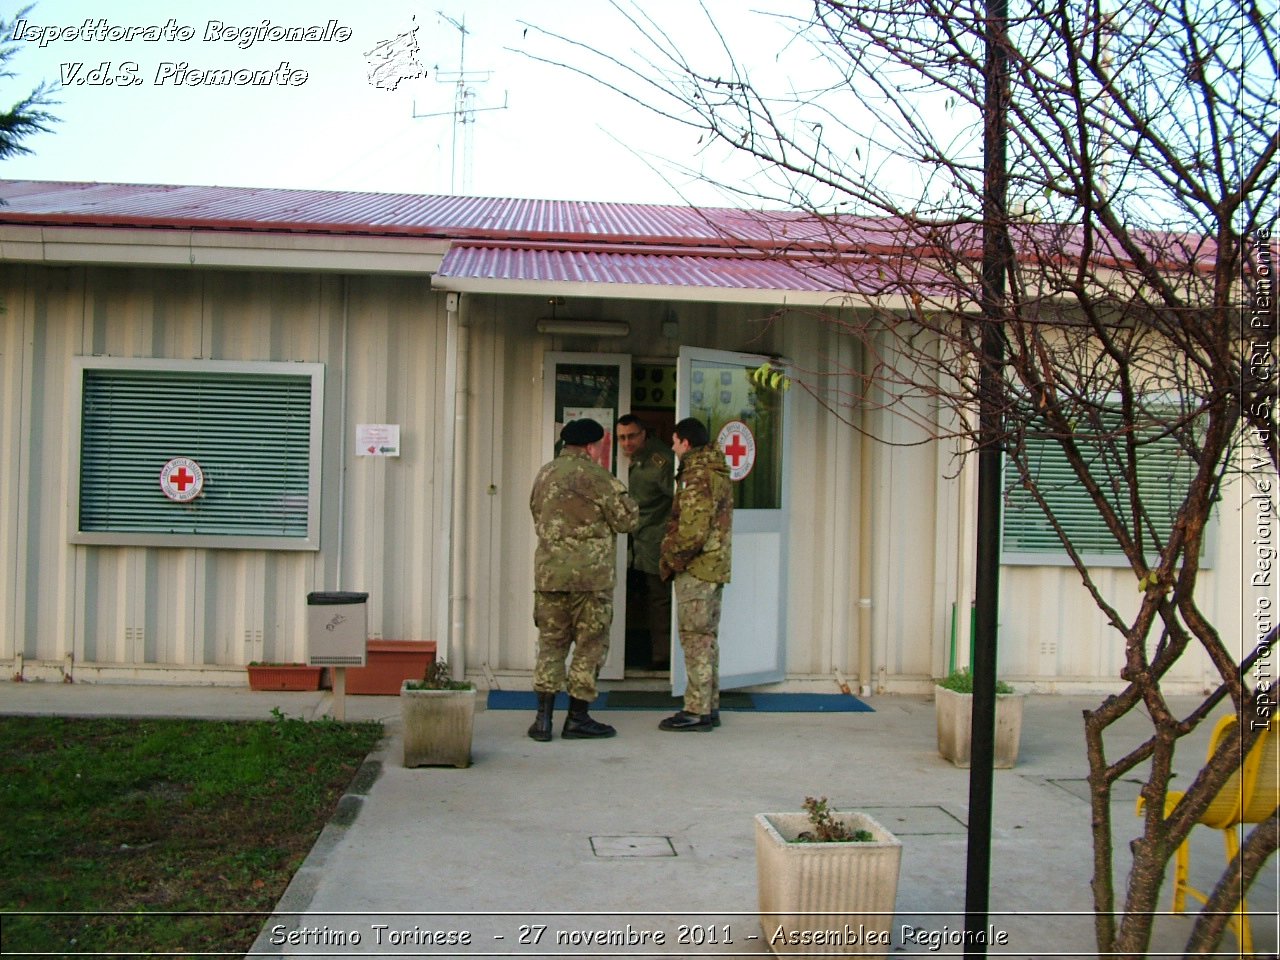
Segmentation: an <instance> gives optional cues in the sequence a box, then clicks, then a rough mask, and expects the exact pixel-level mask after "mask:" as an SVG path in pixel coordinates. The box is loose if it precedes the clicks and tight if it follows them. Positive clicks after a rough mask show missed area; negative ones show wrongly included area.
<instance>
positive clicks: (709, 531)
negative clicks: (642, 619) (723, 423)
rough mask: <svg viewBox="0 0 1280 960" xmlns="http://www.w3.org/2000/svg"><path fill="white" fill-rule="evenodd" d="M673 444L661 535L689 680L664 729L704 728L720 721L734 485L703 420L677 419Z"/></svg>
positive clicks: (665, 571) (664, 566) (662, 562)
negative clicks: (671, 497) (674, 462)
mask: <svg viewBox="0 0 1280 960" xmlns="http://www.w3.org/2000/svg"><path fill="white" fill-rule="evenodd" d="M671 446H672V448H673V449H674V450H675V453H676V456H677V457H679V458H680V469H679V471H678V472H677V473H676V496H675V501H674V502H673V504H672V506H671V518H670V519H669V520H668V521H667V532H666V535H665V536H664V537H663V539H662V555H661V559H660V560H659V564H660V567H661V572H662V576H663V577H664V578H671V577H674V579H675V595H676V620H677V622H678V624H679V628H680V645H681V646H682V647H683V648H684V665H685V672H686V674H687V675H688V678H689V682H688V685H687V686H686V687H685V691H684V709H683V710H679V711H677V712H676V714H675V715H674V716H670V717H667V718H666V719H665V720H663V721H662V722H661V723H659V724H658V727H659V728H660V729H662V730H677V731H683V730H696V731H707V730H711V729H713V728H714V727H717V726H719V725H720V646H719V640H718V639H717V636H716V635H717V633H718V631H719V629H720V600H721V596H722V594H723V593H724V585H725V584H726V583H728V582H729V572H730V568H731V566H732V553H733V485H732V482H731V481H730V480H729V466H728V464H727V463H725V459H724V454H723V453H721V452H720V451H719V450H717V449H716V448H715V446H713V445H712V444H711V437H710V435H709V434H708V433H707V428H706V426H705V425H704V424H703V423H702V421H700V420H698V419H696V418H694V417H687V418H686V419H684V420H681V421H680V422H679V423H677V424H676V426H675V433H674V434H673V435H672V437H671Z"/></svg>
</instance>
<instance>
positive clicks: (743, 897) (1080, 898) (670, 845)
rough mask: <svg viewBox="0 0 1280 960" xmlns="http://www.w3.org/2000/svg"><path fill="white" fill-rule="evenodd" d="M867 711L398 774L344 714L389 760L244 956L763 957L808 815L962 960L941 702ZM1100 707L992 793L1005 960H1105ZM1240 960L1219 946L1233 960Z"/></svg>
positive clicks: (493, 724)
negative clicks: (791, 834) (1091, 799)
mask: <svg viewBox="0 0 1280 960" xmlns="http://www.w3.org/2000/svg"><path fill="white" fill-rule="evenodd" d="M330 698H331V694H330V693H329V692H327V691H319V692H316V693H271V694H264V693H251V692H249V691H247V690H234V689H232V690H228V689H225V688H173V687H163V686H148V687H139V686H127V687H124V686H107V685H85V684H73V685H52V684H50V685H41V684H12V683H0V713H62V714H69V715H70V714H78V715H95V714H100V715H106V714H112V715H146V716H164V715H172V716H199V717H211V718H218V717H236V718H242V719H247V718H263V719H265V718H268V717H270V716H271V714H272V710H273V709H280V710H281V711H282V712H284V713H286V714H287V715H290V716H303V717H319V716H323V715H325V714H326V711H327V710H329V709H330V708H331V706H332V703H331V699H330ZM869 702H870V703H871V705H872V706H873V707H874V708H875V712H874V713H844V714H821V715H818V714H800V713H789V714H727V715H725V717H724V726H723V727H721V728H720V729H719V730H717V731H715V732H714V733H710V734H679V733H664V732H661V731H659V730H658V729H657V720H658V719H659V717H657V716H655V714H654V713H652V712H648V711H611V712H610V713H609V715H608V720H609V722H610V723H612V724H613V725H615V726H616V727H617V728H618V736H617V737H616V738H613V739H609V740H602V741H564V740H561V739H560V738H559V735H558V722H559V720H560V718H559V717H557V736H556V739H554V740H553V741H552V742H550V743H545V744H544V743H535V742H534V741H532V740H529V739H528V738H527V737H526V736H525V728H526V727H527V726H528V722H529V717H528V716H526V715H525V714H522V713H520V712H517V711H496V710H490V711H481V712H479V713H477V715H476V727H475V743H474V751H473V754H474V762H473V765H472V766H471V767H470V768H469V769H465V770H458V769H454V768H417V769H406V768H404V767H403V766H401V763H400V755H401V745H400V742H399V730H398V726H399V721H398V715H399V707H398V700H397V698H393V697H348V698H346V708H347V718H348V719H377V720H381V721H383V722H384V723H386V725H387V736H386V737H385V738H384V739H383V741H382V742H381V743H380V745H379V746H378V748H377V749H376V750H375V752H374V753H373V754H372V755H371V757H370V759H369V762H368V763H367V764H366V766H365V768H364V770H363V771H362V773H361V775H360V776H358V777H357V782H356V784H354V785H353V789H352V792H351V793H350V794H349V795H348V797H347V798H345V799H344V801H343V804H342V805H341V806H340V808H339V815H338V816H337V817H335V819H334V821H333V822H332V823H331V824H330V825H329V826H328V827H326V829H325V831H324V832H323V833H322V834H321V837H320V839H319V841H318V842H317V844H316V846H315V848H314V849H313V851H312V853H311V855H310V856H309V857H308V859H307V861H306V863H305V864H304V865H303V867H302V869H301V870H300V871H299V872H298V874H297V875H296V877H295V878H294V881H293V883H292V884H291V885H290V887H289V890H288V891H287V892H286V894H285V896H284V898H283V899H282V901H281V903H280V904H279V907H278V912H277V915H276V916H275V917H273V918H271V919H270V921H268V922H267V923H265V924H264V927H263V932H262V934H261V936H260V937H259V939H258V941H257V943H256V944H255V946H254V948H253V951H252V954H251V955H252V956H292V957H328V956H364V955H369V956H382V957H389V956H414V957H419V956H449V957H465V956H520V957H532V956H550V955H555V956H582V957H586V956H606V955H607V956H615V955H646V956H651V957H653V956H661V957H698V956H703V955H707V956H712V955H736V956H753V955H762V954H768V953H769V952H770V949H769V946H768V943H767V942H766V939H765V938H764V937H763V935H762V931H761V928H760V924H759V921H758V919H757V917H756V914H755V912H754V909H755V903H756V900H755V886H756V878H755V869H756V868H755V852H754V839H753V834H752V818H753V817H754V815H755V814H756V813H760V812H775V811H786V810H795V809H799V807H800V803H801V801H803V799H804V797H805V796H806V795H813V796H826V797H828V798H829V800H830V803H831V805H832V806H833V807H835V808H837V809H850V808H856V809H866V810H867V811H868V812H871V813H872V815H873V816H874V817H875V818H876V819H877V820H879V821H880V822H881V823H883V824H885V825H886V826H888V827H889V828H890V829H891V830H895V831H896V832H897V833H898V834H899V836H900V838H901V839H902V841H903V859H902V870H901V877H900V881H899V888H898V897H897V913H896V916H895V920H894V928H893V929H894V946H893V948H892V950H891V955H892V956H894V957H899V956H902V957H905V956H922V957H924V956H929V957H933V956H957V955H960V954H961V953H962V952H963V950H962V948H961V947H959V946H957V945H956V944H955V943H954V942H953V941H954V938H955V936H957V932H958V931H962V930H963V926H964V922H963V916H962V915H961V913H960V911H962V910H963V905H964V878H965V863H966V846H967V838H966V833H965V827H964V824H965V823H966V821H967V818H968V788H969V780H968V772H967V771H965V770H959V769H957V768H954V767H952V766H951V765H950V764H948V763H947V762H946V761H944V760H942V759H941V758H940V757H939V756H938V755H937V751H936V745H935V742H934V717H933V706H932V703H931V701H930V700H928V699H926V698H921V697H902V696H893V697H874V698H871V699H870V700H869ZM1095 703H1096V698H1089V697H1048V696H1040V697H1031V698H1029V701H1028V703H1027V710H1026V720H1025V729H1024V734H1023V748H1022V754H1021V757H1020V761H1019V764H1018V766H1017V767H1016V768H1015V769H1013V770H1007V771H996V773H995V777H994V786H995V799H994V818H993V820H994V822H993V836H992V873H991V887H990V903H991V916H990V921H991V926H992V928H993V934H992V936H993V937H994V938H996V940H997V941H998V942H996V943H993V945H992V946H991V947H990V948H989V950H988V953H989V955H991V956H1006V957H1037V958H1038V957H1049V956H1055V957H1090V956H1094V955H1095V953H1094V951H1093V947H1092V944H1093V941H1094V938H1093V915H1092V900H1091V895H1090V887H1089V880H1090V874H1091V856H1092V854H1091V847H1090V839H1089V819H1090V816H1089V805H1088V802H1087V794H1083V793H1081V792H1080V791H1079V789H1078V785H1079V783H1080V782H1081V781H1082V779H1083V777H1084V775H1085V771H1086V762H1085V755H1084V747H1083V734H1082V726H1081V722H1080V715H1081V711H1082V710H1083V709H1084V708H1085V707H1088V706H1092V705H1094V704H1095ZM1140 720H1141V718H1134V721H1133V722H1132V723H1130V724H1129V726H1128V729H1129V730H1133V731H1136V730H1139V729H1140V727H1141V724H1140V722H1139V721H1140ZM1205 738H1206V739H1207V730H1206V732H1205ZM1184 756H1185V758H1186V759H1185V760H1183V757H1184ZM1203 757H1204V744H1203V743H1197V742H1195V741H1193V742H1192V743H1189V744H1188V745H1187V748H1186V750H1185V751H1184V753H1183V754H1180V757H1179V760H1180V762H1179V764H1178V766H1179V769H1180V771H1181V773H1182V774H1183V775H1184V776H1188V775H1190V774H1191V773H1193V772H1194V770H1195V769H1197V768H1198V766H1199V765H1200V763H1201V762H1202V761H1203ZM1131 811H1132V801H1131V800H1130V799H1128V798H1127V797H1126V798H1123V799H1122V800H1121V801H1118V802H1117V805H1116V808H1115V824H1116V830H1117V837H1116V850H1117V857H1116V859H1117V861H1118V863H1117V875H1118V878H1121V879H1122V877H1123V873H1124V871H1125V870H1126V869H1127V862H1126V861H1127V854H1126V853H1125V851H1126V850H1127V842H1128V839H1129V837H1130V836H1134V835H1136V834H1137V832H1138V828H1139V822H1138V820H1137V818H1136V817H1135V816H1133V815H1132V812H1131ZM659 852H661V854H662V855H656V854H658V853H659ZM1222 857H1223V853H1222V844H1221V839H1220V837H1218V836H1215V831H1211V830H1207V829H1205V828H1198V829H1197V830H1196V832H1195V834H1193V843H1192V869H1193V878H1200V879H1201V880H1203V882H1205V883H1209V882H1211V881H1212V879H1213V878H1215V877H1216V876H1217V873H1218V872H1219V871H1220V869H1221V865H1222ZM1266 872H1267V875H1266V876H1264V877H1263V878H1261V879H1260V880H1259V882H1258V883H1257V884H1256V885H1255V888H1254V890H1253V892H1252V895H1251V897H1250V906H1251V909H1252V912H1253V916H1254V924H1253V926H1254V934H1255V937H1257V939H1258V948H1259V949H1260V950H1261V951H1263V952H1264V953H1274V952H1275V950H1276V943H1277V936H1276V916H1277V905H1278V901H1277V883H1276V876H1275V869H1274V863H1272V864H1269V865H1268V870H1267V871H1266ZM1167 903H1168V892H1167V890H1166V891H1165V893H1164V894H1162V897H1161V905H1162V906H1164V905H1167ZM1190 924H1191V921H1190V920H1189V919H1187V918H1181V917H1160V918H1158V920H1157V923H1156V937H1155V942H1154V943H1153V949H1152V952H1151V954H1150V955H1151V956H1166V955H1180V950H1179V948H1180V946H1181V945H1182V943H1183V942H1184V941H1185V937H1186V935H1187V932H1188V931H1189V929H1190ZM464 935H466V939H467V941H468V942H467V943H465V944H464V943H460V942H458V940H460V939H461V938H462V937H463V936H464ZM997 935H998V936H997ZM451 936H452V942H451V941H450V937H451ZM695 939H696V940H697V941H698V942H694V940H695ZM659 940H661V942H660V943H659V942H658V941H659ZM357 941H358V942H357ZM535 941H536V942H535ZM1233 948H1234V941H1233V940H1232V938H1231V937H1230V936H1228V937H1227V939H1226V942H1225V943H1224V945H1223V950H1224V953H1222V954H1220V955H1234V954H1233V953H1231V952H1230V951H1231V950H1232V949H1233Z"/></svg>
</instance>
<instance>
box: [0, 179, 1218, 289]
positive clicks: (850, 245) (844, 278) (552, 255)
mask: <svg viewBox="0 0 1280 960" xmlns="http://www.w3.org/2000/svg"><path fill="white" fill-rule="evenodd" d="M0 200H3V205H0V224H3V223H10V224H33V225H48V226H55V225H61V226H65V225H82V226H99V227H133V228H158V229H180V230H194V231H214V232H217V231H227V232H242V231H263V232H304V233H317V234H329V235H338V236H388V237H420V238H435V239H439V240H445V241H449V242H451V243H452V244H453V252H452V253H450V254H449V255H448V256H447V258H446V260H445V263H444V265H443V268H442V269H441V271H440V274H439V275H440V276H441V277H461V276H466V277H471V278H484V277H491V278H494V279H513V280H514V279H540V280H563V281H565V282H573V281H581V282H586V281H593V282H604V283H632V284H636V283H644V284H658V285H669V286H679V287H690V286H709V287H724V288H741V289H754V290H806V291H809V290H812V291H849V292H854V291H856V292H860V293H869V292H889V291H890V290H891V289H898V290H901V289H903V287H904V285H905V284H907V283H910V284H911V285H912V287H913V288H915V289H918V290H922V291H923V290H924V289H925V288H926V287H932V288H934V289H939V288H943V287H945V282H944V279H943V277H942V276H941V275H940V274H939V273H937V272H935V271H934V270H933V269H932V268H931V267H929V266H925V264H928V263H929V262H930V260H931V259H932V258H933V257H934V256H935V255H936V254H937V252H938V250H939V248H940V245H941V243H943V242H945V244H946V246H947V247H948V248H949V249H950V250H951V252H952V253H953V254H954V252H955V251H956V249H957V248H958V247H959V248H963V249H964V251H965V252H966V253H967V254H968V255H970V256H971V257H972V258H973V260H974V261H975V262H976V261H977V260H978V258H979V256H980V249H981V243H980V235H979V230H978V228H977V227H976V226H974V225H961V226H956V225H940V224H930V223H927V222H921V221H908V220H893V219H887V218H885V219H877V218H865V217H864V218H857V217H846V216H840V217H823V216H817V215H814V214H811V213H806V212H801V211H747V210H732V209H727V208H697V207H677V206H658V205H647V204H632V203H588V202H575V201H561V200H519V199H498V198H485V197H449V196H426V195H420V194H392V193H348V192H334V191H315V190H278V189H254V188H244V187H200V186H164V185H142V184H110V183H58V182H45V181H22V180H0ZM1014 229H1015V231H1016V233H1017V244H1016V245H1017V248H1018V249H1019V251H1020V254H1021V255H1022V256H1024V257H1025V258H1027V259H1029V260H1043V261H1045V262H1058V261H1061V260H1062V259H1064V258H1065V259H1066V260H1068V261H1070V260H1071V259H1072V258H1073V257H1074V256H1075V255H1076V254H1078V253H1079V251H1080V250H1081V246H1080V237H1079V233H1078V228H1074V227H1070V226H1061V225H1053V224H1027V223H1020V224H1015V225H1014ZM1094 242H1095V249H1098V250H1105V249H1106V247H1105V243H1104V242H1103V240H1102V239H1101V238H1094ZM1142 242H1144V243H1145V244H1147V245H1148V249H1149V252H1150V254H1152V255H1154V256H1155V258H1156V259H1157V261H1158V262H1161V263H1163V264H1166V265H1169V266H1170V267H1171V268H1172V269H1185V268H1186V267H1187V266H1188V265H1189V264H1195V263H1196V259H1197V257H1200V258H1204V257H1206V256H1211V254H1212V245H1211V242H1209V241H1205V240H1202V239H1200V238H1196V237H1188V236H1178V235H1174V234H1146V235H1143V239H1142ZM1094 256H1095V257H1096V258H1097V259H1098V260H1099V261H1101V262H1104V263H1106V262H1111V263H1115V262H1116V261H1122V260H1124V259H1125V256H1124V254H1123V253H1122V252H1119V251H1117V252H1116V253H1113V254H1112V255H1111V256H1110V257H1107V256H1105V255H1099V254H1094ZM726 258H727V259H726ZM935 262H936V261H935Z"/></svg>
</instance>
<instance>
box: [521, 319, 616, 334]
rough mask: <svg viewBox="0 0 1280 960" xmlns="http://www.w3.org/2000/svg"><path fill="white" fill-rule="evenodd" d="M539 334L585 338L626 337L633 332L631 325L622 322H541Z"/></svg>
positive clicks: (539, 323) (539, 322)
mask: <svg viewBox="0 0 1280 960" xmlns="http://www.w3.org/2000/svg"><path fill="white" fill-rule="evenodd" d="M538 332H539V333H563V334H568V335H570V336H572V335H574V334H577V335H578V336H585V337H625V336H627V334H629V333H630V332H631V325H630V324H629V323H626V322H625V321H622V320H539V321H538Z"/></svg>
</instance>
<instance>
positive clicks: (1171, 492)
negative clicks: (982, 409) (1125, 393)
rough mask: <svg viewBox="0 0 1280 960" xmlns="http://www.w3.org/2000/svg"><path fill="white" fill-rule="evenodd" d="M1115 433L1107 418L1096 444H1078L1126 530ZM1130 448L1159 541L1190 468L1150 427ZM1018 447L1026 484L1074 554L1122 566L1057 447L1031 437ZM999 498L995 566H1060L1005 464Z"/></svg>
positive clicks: (1060, 555) (1048, 529)
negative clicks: (1030, 485)
mask: <svg viewBox="0 0 1280 960" xmlns="http://www.w3.org/2000/svg"><path fill="white" fill-rule="evenodd" d="M1121 430H1122V422H1121V418H1120V416H1119V415H1118V414H1116V415H1114V416H1111V417H1107V418H1105V420H1104V423H1103V426H1102V430H1101V431H1100V432H1099V436H1100V437H1102V438H1103V439H1101V440H1100V441H1099V442H1097V443H1090V442H1087V441H1086V442H1081V443H1080V447H1081V450H1082V452H1083V453H1084V455H1085V457H1086V459H1087V460H1088V462H1089V466H1090V471H1091V473H1092V475H1093V477H1094V478H1095V479H1096V480H1097V481H1098V483H1099V485H1100V486H1101V487H1102V489H1103V490H1105V491H1108V493H1107V496H1108V499H1109V502H1110V503H1111V505H1112V506H1113V507H1114V508H1115V510H1116V512H1117V513H1118V514H1119V516H1121V517H1122V518H1123V519H1124V522H1125V523H1126V525H1128V524H1130V523H1131V517H1132V509H1131V507H1130V504H1129V486H1128V483H1127V481H1125V479H1124V477H1123V473H1122V468H1121V461H1120V456H1121V455H1122V451H1123V447H1124V438H1123V436H1122V435H1121ZM1138 441H1139V448H1138V463H1137V471H1138V490H1139V493H1140V497H1141V500H1142V503H1143V505H1144V507H1145V508H1146V510H1147V513H1148V514H1149V516H1150V520H1151V523H1152V525H1153V527H1154V528H1155V530H1156V532H1157V535H1158V536H1159V537H1160V539H1161V541H1163V540H1164V539H1165V538H1166V537H1167V536H1168V534H1169V532H1170V531H1171V530H1172V529H1173V523H1174V520H1175V519H1176V517H1177V510H1178V506H1179V504H1180V503H1181V502H1182V499H1183V497H1184V496H1185V494H1186V490H1187V486H1188V484H1189V483H1190V481H1191V478H1192V476H1193V475H1194V471H1195V464H1194V462H1193V461H1192V460H1191V458H1190V456H1188V454H1187V452H1186V450H1184V449H1183V448H1182V447H1180V446H1179V445H1178V443H1177V441H1176V440H1175V439H1173V438H1172V437H1160V436H1159V435H1158V433H1157V429H1156V428H1155V427H1152V428H1149V429H1147V430H1145V431H1144V430H1142V429H1141V428H1139V431H1138ZM1025 445H1026V457H1027V463H1028V465H1029V468H1030V473H1031V479H1032V481H1033V482H1034V483H1035V485H1036V487H1037V489H1038V490H1039V491H1040V494H1041V496H1043V497H1044V499H1045V501H1046V502H1047V503H1048V505H1049V508H1050V509H1051V510H1052V512H1053V515H1054V516H1055V517H1056V518H1057V519H1058V522H1059V523H1061V524H1062V526H1063V528H1064V529H1065V530H1066V531H1067V535H1068V536H1069V538H1070V540H1071V542H1072V544H1074V546H1075V548H1076V549H1077V550H1078V551H1079V552H1080V553H1081V554H1084V555H1085V556H1086V558H1088V559H1090V560H1091V561H1092V562H1095V563H1100V564H1106V563H1108V562H1112V563H1117V564H1119V563H1124V562H1125V559H1124V554H1123V553H1122V552H1121V550H1120V547H1119V545H1118V544H1117V543H1116V542H1115V539H1114V538H1113V537H1112V535H1111V532H1110V531H1109V530H1108V529H1107V527H1106V524H1105V523H1104V522H1103V520H1102V515H1101V514H1100V513H1099V512H1098V510H1097V507H1095V505H1094V503H1093V501H1092V500H1091V499H1090V497H1089V494H1088V493H1087V492H1086V491H1085V489H1084V487H1083V486H1082V485H1081V484H1080V481H1079V480H1078V479H1077V478H1076V475H1075V472H1074V471H1073V470H1072V469H1071V466H1070V465H1069V464H1068V463H1067V459H1066V455H1065V454H1064V453H1063V451H1062V447H1061V446H1060V445H1059V444H1058V442H1057V441H1056V440H1054V439H1053V438H1051V437H1043V438H1041V437H1035V436H1034V435H1032V436H1028V437H1027V438H1026V441H1025ZM1004 490H1005V496H1004V516H1003V526H1002V548H1003V556H1002V558H1001V559H1002V560H1003V562H1005V563H1024V564H1045V563H1055V562H1066V561H1067V557H1066V553H1065V551H1064V550H1063V547H1062V543H1061V541H1060V540H1059V539H1058V535H1057V533H1056V532H1055V531H1054V529H1053V527H1052V526H1050V524H1049V520H1048V518H1047V517H1046V516H1045V514H1044V511H1043V510H1042V509H1041V508H1040V505H1039V504H1038V503H1036V501H1035V499H1034V498H1033V497H1032V496H1031V493H1030V491H1029V490H1028V489H1027V488H1026V486H1024V484H1023V483H1022V479H1021V477H1020V476H1019V474H1018V469H1017V467H1016V465H1015V464H1014V463H1013V461H1012V460H1011V459H1009V458H1008V457H1006V458H1005V464H1004ZM1148 542H1149V538H1148Z"/></svg>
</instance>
